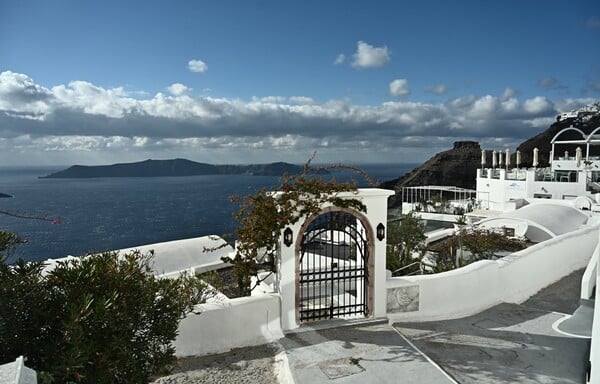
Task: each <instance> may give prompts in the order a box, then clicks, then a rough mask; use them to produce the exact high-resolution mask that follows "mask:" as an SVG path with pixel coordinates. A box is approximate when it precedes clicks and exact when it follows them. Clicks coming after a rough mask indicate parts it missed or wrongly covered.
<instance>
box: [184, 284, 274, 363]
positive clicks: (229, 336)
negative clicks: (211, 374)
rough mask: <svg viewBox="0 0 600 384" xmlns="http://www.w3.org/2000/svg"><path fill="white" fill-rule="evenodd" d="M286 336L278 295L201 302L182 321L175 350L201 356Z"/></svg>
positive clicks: (186, 354) (185, 354)
mask: <svg viewBox="0 0 600 384" xmlns="http://www.w3.org/2000/svg"><path fill="white" fill-rule="evenodd" d="M281 337H283V332H282V331H281V323H280V298H279V295H276V294H272V295H268V294H267V295H259V296H252V297H240V298H237V299H231V300H227V301H225V302H222V303H210V304H199V305H197V306H196V308H195V311H194V312H192V313H189V314H188V315H187V316H186V317H185V318H184V319H183V320H181V322H180V323H179V335H178V336H177V339H176V340H175V342H174V346H175V354H176V355H177V356H179V357H182V356H201V355H207V354H213V353H221V352H227V351H229V350H231V349H233V348H239V347H246V346H251V345H259V344H265V343H269V342H273V341H275V340H277V339H279V338H281Z"/></svg>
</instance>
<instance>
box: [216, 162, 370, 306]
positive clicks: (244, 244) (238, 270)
mask: <svg viewBox="0 0 600 384" xmlns="http://www.w3.org/2000/svg"><path fill="white" fill-rule="evenodd" d="M313 159H314V155H313V157H311V159H310V160H309V161H308V162H307V163H306V164H305V165H304V168H303V171H302V172H301V173H300V174H298V175H288V174H286V175H284V176H283V178H282V181H281V184H280V185H279V187H278V188H276V190H277V191H278V192H269V191H267V190H266V189H265V188H262V189H260V190H259V191H258V192H256V193H255V194H253V195H248V196H245V197H239V196H235V197H233V198H232V200H233V201H234V202H239V203H240V205H241V207H240V210H239V211H238V213H237V214H236V215H235V218H236V219H237V220H238V222H239V226H238V227H237V230H236V235H237V243H236V252H235V255H234V257H224V258H223V259H222V260H223V261H224V262H227V263H230V264H232V265H233V270H234V272H235V274H236V278H237V283H238V286H239V289H240V291H241V293H242V294H243V295H250V292H251V291H252V289H253V288H254V287H252V286H251V278H252V277H253V276H254V277H256V278H257V282H256V284H258V283H260V280H258V273H259V272H260V271H264V270H267V271H271V272H273V271H274V270H275V265H274V260H275V253H276V252H277V244H278V240H279V236H280V233H281V231H282V230H283V229H284V228H286V227H287V226H288V225H292V224H295V223H297V222H298V221H299V220H300V219H302V218H305V217H310V216H311V215H315V214H317V213H319V211H320V210H321V209H322V206H323V205H324V204H332V205H334V206H337V207H340V208H351V209H355V210H357V211H360V212H366V206H365V205H364V204H363V203H362V202H361V201H360V200H358V199H354V198H351V199H348V198H342V197H340V196H339V194H340V192H357V189H358V187H357V183H356V182H355V181H351V182H338V181H336V179H335V178H334V179H331V180H325V179H324V178H322V177H317V173H319V172H321V171H323V170H329V169H339V168H345V169H350V170H353V171H355V172H357V173H358V174H361V175H363V176H364V177H365V178H366V179H367V181H368V182H369V183H371V184H375V183H376V181H374V180H373V179H371V178H370V177H369V176H368V175H367V174H366V173H365V172H364V171H362V170H360V169H359V168H356V167H352V166H344V165H342V164H335V165H332V166H327V167H311V162H312V160H313Z"/></svg>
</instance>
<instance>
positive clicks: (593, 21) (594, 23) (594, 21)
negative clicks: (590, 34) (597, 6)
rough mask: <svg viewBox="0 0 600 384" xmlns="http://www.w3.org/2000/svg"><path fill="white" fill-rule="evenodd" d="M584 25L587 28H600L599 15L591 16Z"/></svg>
mask: <svg viewBox="0 0 600 384" xmlns="http://www.w3.org/2000/svg"><path fill="white" fill-rule="evenodd" d="M585 26H586V27H588V28H589V29H600V17H598V16H592V17H590V18H589V19H588V20H587V21H586V22H585Z"/></svg>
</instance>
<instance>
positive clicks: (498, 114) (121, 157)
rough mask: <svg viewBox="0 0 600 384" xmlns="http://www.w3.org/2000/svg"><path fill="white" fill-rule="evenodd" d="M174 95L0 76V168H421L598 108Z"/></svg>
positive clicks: (562, 103) (497, 100) (501, 101)
mask: <svg viewBox="0 0 600 384" xmlns="http://www.w3.org/2000/svg"><path fill="white" fill-rule="evenodd" d="M403 80H404V79H397V80H396V81H394V82H392V83H390V93H392V94H395V95H399V96H401V95H405V94H408V92H409V91H410V89H409V87H408V84H407V83H406V82H405V81H403ZM392 85H393V86H392ZM172 86H173V85H171V87H168V88H172ZM173 88H174V90H175V92H174V93H172V94H171V93H158V94H156V95H154V96H152V97H145V98H132V97H130V96H129V95H128V94H127V92H125V91H124V90H123V88H121V87H117V88H111V89H106V88H102V87H99V86H97V85H94V84H92V83H89V82H85V81H73V82H70V83H69V84H67V85H57V86H54V87H52V88H51V89H46V88H44V87H42V86H40V85H39V84H36V83H35V82H34V81H33V80H32V79H31V78H29V77H28V76H26V75H23V74H18V73H13V72H3V73H0V163H4V162H6V163H10V164H18V163H19V162H28V161H29V162H31V161H34V160H36V159H37V160H36V161H38V163H42V162H44V163H52V162H53V163H55V164H68V163H72V162H78V161H79V160H77V159H78V158H79V157H77V156H82V155H81V154H85V158H86V159H91V158H93V159H96V161H99V162H114V161H116V160H118V161H133V160H139V159H141V158H148V157H150V156H154V157H156V158H158V157H162V158H168V157H176V156H179V157H184V156H185V157H189V158H192V159H198V156H211V157H208V158H205V159H199V160H201V161H210V162H219V161H220V162H230V163H231V162H242V161H272V160H280V159H285V160H287V161H295V162H302V161H304V160H306V158H307V157H308V156H310V154H311V153H312V151H313V150H315V149H319V148H323V147H325V146H326V147H327V151H326V153H325V154H324V155H325V156H331V158H332V159H333V161H335V158H334V156H337V155H339V156H343V157H342V158H343V159H348V158H354V157H353V156H357V157H359V156H364V158H365V159H367V158H368V159H371V160H372V161H375V160H380V161H384V160H385V159H386V158H385V156H389V155H390V154H392V153H399V152H402V153H412V154H414V153H415V147H416V146H420V147H421V148H422V149H421V150H420V153H421V155H422V156H423V157H424V158H423V160H425V159H426V158H427V157H429V156H430V155H432V154H433V153H434V152H435V151H439V150H441V149H444V148H450V147H451V146H452V142H453V141H456V140H461V139H469V140H478V141H481V142H482V143H491V142H492V141H493V140H502V142H503V144H504V145H508V146H513V147H514V146H516V145H517V144H518V143H520V142H521V141H523V139H525V138H528V137H531V136H532V135H533V134H535V133H538V132H539V131H540V130H542V129H545V128H547V127H548V125H549V124H550V123H551V122H552V121H554V120H555V116H556V114H558V112H559V111H565V110H570V109H574V108H578V107H581V106H583V105H586V104H589V103H591V102H594V101H596V100H595V99H592V98H587V99H564V100H550V99H548V98H546V97H541V96H538V97H532V98H529V99H526V100H522V101H520V100H518V99H517V98H516V97H515V95H514V92H512V91H506V90H505V91H504V92H503V93H502V94H501V95H499V96H492V95H485V96H481V97H477V96H474V95H468V96H464V97H461V98H456V99H451V100H448V101H447V102H445V103H422V102H410V101H403V100H400V101H391V102H385V103H382V104H378V105H356V104H351V103H349V102H346V101H343V100H331V101H328V102H325V103H319V102H317V101H315V100H313V99H312V98H310V97H306V96H292V97H282V96H267V97H262V98H253V99H251V100H247V101H244V100H239V99H226V98H215V97H209V96H201V97H195V98H193V97H190V96H189V95H187V94H181V95H175V94H178V93H180V92H178V91H177V90H179V91H182V90H183V88H181V87H173ZM373 138H377V139H373ZM428 144H431V147H430V146H429V145H428ZM279 151H280V152H279ZM68 156H71V158H72V160H69V157H68ZM358 160H360V159H358ZM419 160H421V159H416V158H408V159H406V161H419ZM320 161H328V159H327V158H324V159H321V158H320Z"/></svg>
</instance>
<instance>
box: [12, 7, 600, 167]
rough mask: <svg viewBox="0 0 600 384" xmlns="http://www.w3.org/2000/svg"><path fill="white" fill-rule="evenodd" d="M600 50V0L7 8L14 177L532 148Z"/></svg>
mask: <svg viewBox="0 0 600 384" xmlns="http://www.w3.org/2000/svg"><path fill="white" fill-rule="evenodd" d="M599 42H600V0H502V1H480V0H465V1H459V0H457V1H447V0H436V1H433V0H420V1H384V0H382V1H369V2H367V1H350V0H346V1H341V0H340V1H334V0H331V1H322V0H321V1H313V0H303V1H296V0H293V1H279V0H272V1H269V0H266V1H257V0H239V1H233V0H220V1H158V0H157V1H114V0H103V1H94V2H92V1H81V0H72V1H67V0H55V1H47V0H0V166H21V165H41V164H44V165H71V164H86V165H93V164H112V163H116V162H130V161H141V160H145V159H169V158H187V159H190V160H195V161H200V162H208V163H219V164H223V163H264V162H273V161H287V162H291V163H303V162H305V161H306V160H307V159H308V158H310V157H311V155H312V154H313V153H314V152H316V153H317V155H316V160H315V161H316V162H320V163H328V162H345V163H353V164H360V163H403V162H409V163H416V162H421V161H424V160H426V159H428V158H429V157H431V156H432V155H434V154H435V153H437V152H440V151H443V150H446V149H449V148H451V147H452V144H453V142H455V141H460V140H475V141H478V142H479V143H480V144H481V146H482V147H483V148H486V149H497V150H504V149H505V148H509V149H511V150H515V148H516V146H517V145H518V144H519V143H521V142H522V141H524V140H525V139H527V138H529V137H531V136H533V135H535V134H537V133H539V132H541V131H543V130H545V129H546V128H548V126H549V125H550V124H551V123H552V122H553V121H555V118H556V115H557V114H559V113H561V112H564V111H569V110H571V109H575V108H580V107H582V106H585V105H587V104H590V103H593V102H598V101H600V43H599Z"/></svg>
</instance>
